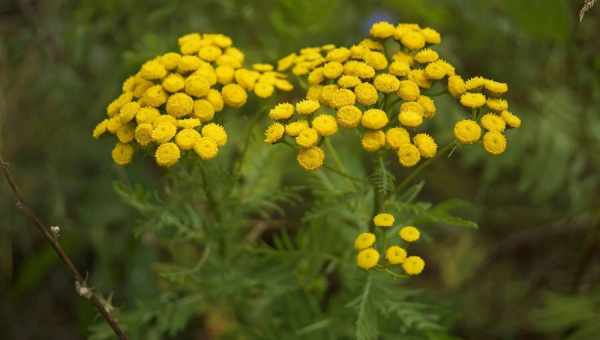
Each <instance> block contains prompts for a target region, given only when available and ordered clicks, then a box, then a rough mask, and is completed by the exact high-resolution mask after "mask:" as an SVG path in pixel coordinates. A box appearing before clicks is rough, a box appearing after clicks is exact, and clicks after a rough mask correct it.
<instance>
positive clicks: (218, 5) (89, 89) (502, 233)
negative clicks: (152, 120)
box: [0, 0, 600, 339]
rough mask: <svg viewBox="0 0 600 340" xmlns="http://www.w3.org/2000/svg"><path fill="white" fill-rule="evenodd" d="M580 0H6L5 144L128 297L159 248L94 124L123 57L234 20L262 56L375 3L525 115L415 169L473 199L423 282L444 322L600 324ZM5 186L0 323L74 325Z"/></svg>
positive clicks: (598, 74)
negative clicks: (515, 124) (503, 145)
mask: <svg viewBox="0 0 600 340" xmlns="http://www.w3.org/2000/svg"><path fill="white" fill-rule="evenodd" d="M582 2H583V1H582V0H580V1H575V0H573V1H567V0H529V1H523V0H489V1H465V0H446V1H433V0H411V1H408V0H406V1H399V0H398V1H391V0H390V1H358V0H357V1H347V0H315V1H312V0H311V1H302V0H279V1H276V0H264V1H241V0H205V1H183V0H173V1H158V0H145V1H142V0H123V1H117V0H104V1H100V0H81V1H61V0H46V1H35V0H21V1H10V0H9V1H7V0H4V1H2V2H1V3H0V86H1V87H0V136H1V138H0V152H1V153H2V155H3V157H4V158H5V159H7V160H8V161H9V162H10V164H11V168H12V171H13V172H14V175H15V177H16V179H17V181H18V182H19V185H20V186H21V189H22V191H23V194H24V196H25V197H26V198H27V199H28V201H29V202H30V203H31V205H32V206H33V207H34V209H35V210H37V211H38V212H39V213H40V214H41V215H42V216H44V218H45V219H46V220H47V221H48V222H49V223H51V224H58V225H60V226H61V227H62V229H63V235H64V236H63V238H62V242H63V244H64V246H65V248H66V249H67V251H68V253H70V254H71V255H72V256H73V258H74V259H75V261H76V263H77V264H78V265H79V266H80V267H81V268H85V270H87V272H88V273H89V275H90V277H91V278H92V283H93V286H94V287H96V288H97V289H99V290H100V291H102V292H109V293H110V292H114V293H115V296H114V301H115V302H116V304H117V305H120V306H132V305H134V304H135V303H136V301H138V300H143V299H144V297H148V296H151V295H152V294H154V288H153V287H151V286H149V285H148V284H147V282H149V281H150V277H151V275H152V273H151V270H150V268H151V264H152V263H153V261H154V260H155V259H156V256H157V254H155V253H154V251H153V250H152V247H148V246H146V245H144V242H141V240H140V239H137V238H135V237H134V235H133V232H132V231H131V229H132V226H133V224H134V223H135V215H134V214H133V212H132V211H131V210H130V209H129V208H127V207H126V205H125V204H123V203H122V202H120V201H119V199H118V197H117V195H116V194H115V192H114V190H113V182H114V181H116V180H119V179H125V180H127V178H131V177H132V176H137V178H136V180H137V181H139V182H144V181H145V182H147V183H150V184H151V183H152V181H153V179H155V178H156V177H157V176H158V175H159V173H158V172H157V170H156V169H155V168H154V165H153V164H152V162H149V161H148V162H136V164H135V165H134V166H132V167H130V168H128V169H127V170H123V169H119V168H117V167H115V166H114V165H113V164H112V162H111V159H110V149H111V145H110V142H108V141H100V142H98V141H94V140H92V138H91V129H92V128H93V126H94V125H95V123H96V122H97V121H99V119H100V117H102V115H103V114H104V107H105V105H106V104H107V103H108V102H109V101H110V99H111V98H113V97H114V96H115V95H116V94H118V93H119V91H120V83H121V81H122V80H123V79H124V78H125V77H126V76H127V75H128V74H130V73H133V72H134V71H135V70H136V69H137V67H139V65H140V64H141V63H142V62H143V61H144V60H145V59H147V58H149V57H151V56H154V55H156V54H159V53H163V52H164V51H166V50H168V49H169V48H172V47H173V46H174V45H175V41H176V37H177V36H179V35H181V34H183V33H187V32H190V31H200V32H213V31H214V32H222V33H225V34H228V35H230V36H231V37H233V39H234V40H235V42H236V45H238V46H239V47H241V48H243V49H244V50H245V51H246V52H247V54H248V57H249V59H250V60H251V61H271V62H273V61H276V60H277V59H278V57H281V56H284V55H287V54H288V53H290V52H292V51H294V50H297V49H299V48H301V47H305V46H310V45H322V44H325V43H335V44H350V43H352V42H354V41H357V40H359V39H360V38H361V37H363V36H364V35H365V34H366V31H367V29H368V27H369V24H370V23H371V22H373V21H377V20H381V19H387V20H389V21H391V22H399V21H403V22H417V23H420V24H422V25H427V26H432V27H434V28H436V29H438V30H439V31H440V32H442V34H443V36H444V41H443V45H442V49H443V51H444V54H445V55H446V58H447V59H448V60H449V61H450V62H452V63H453V64H455V65H456V66H457V69H458V70H459V72H460V73H461V74H463V75H465V76H473V75H478V74H480V73H483V75H484V76H489V77H492V78H494V79H497V80H500V81H504V82H508V83H509V84H510V86H511V88H510V101H511V107H512V108H513V111H514V112H515V113H517V114H520V115H521V116H522V118H523V122H524V124H523V127H522V128H521V130H520V131H518V133H515V134H513V135H512V136H511V137H510V139H509V149H508V152H507V153H506V154H504V155H502V156H501V157H496V158H490V157H489V156H485V155H484V154H483V152H477V151H473V152H464V153H462V154H461V155H460V162H456V161H453V162H452V165H450V164H446V163H444V162H442V163H438V164H437V165H435V166H434V167H432V168H431V169H430V170H429V171H428V172H427V174H426V180H427V186H426V190H425V193H424V195H425V198H426V199H428V200H431V201H434V202H436V201H441V200H443V199H448V198H451V197H460V198H462V199H465V200H467V201H470V202H473V204H474V206H475V207H476V212H475V215H476V218H475V219H476V221H477V222H478V223H479V225H480V230H478V231H474V232H464V231H459V232H456V231H455V232H448V233H447V234H444V235H443V237H440V238H439V239H436V240H435V242H433V243H432V245H431V246H430V247H429V248H428V257H429V258H430V259H431V260H430V261H431V262H432V267H430V268H431V269H430V270H428V274H427V275H426V276H425V277H424V278H423V279H422V282H421V283H422V285H424V286H427V287H429V288H431V289H432V290H433V291H435V292H436V293H437V294H439V295H440V299H443V301H446V302H448V303H451V304H454V306H455V308H456V311H457V312H458V314H457V315H456V316H455V321H454V324H453V326H452V333H453V335H456V336H459V337H461V338H464V339H567V338H570V339H597V338H598V336H600V321H599V320H600V257H599V254H600V225H599V222H600V44H599V43H598V32H600V8H594V9H592V10H591V11H590V12H589V13H588V14H587V16H586V17H585V19H584V20H583V22H582V23H579V20H578V16H577V11H578V9H579V7H580V6H581V3H582ZM442 114H443V112H441V113H440V115H442ZM0 193H1V195H0V216H1V218H0V228H1V229H0V329H2V330H3V331H2V338H3V339H83V338H85V337H86V335H87V334H88V327H89V325H91V324H93V323H94V322H96V321H97V319H96V316H95V315H96V314H95V311H94V310H93V309H92V308H91V307H90V306H89V305H87V304H86V303H85V301H83V300H81V299H80V298H78V297H77V296H76V295H75V294H74V291H73V289H72V288H73V282H72V280H71V279H70V278H69V277H68V276H67V275H66V272H65V270H64V269H63V268H62V267H61V265H60V264H59V263H58V259H57V258H56V256H55V255H54V253H53V252H52V250H51V249H50V248H49V246H48V245H47V244H46V243H45V242H44V240H43V239H42V238H41V237H40V235H39V234H38V233H37V231H36V230H35V229H34V228H33V227H32V226H31V225H30V224H29V223H28V222H27V221H26V220H25V219H24V218H23V217H22V216H21V215H20V214H19V213H17V211H16V210H15V209H14V205H13V200H12V197H11V195H10V194H9V191H8V187H7V186H6V185H4V184H0ZM142 241H143V240H142ZM195 334H199V335H197V336H195V337H193V338H195V339H209V338H210V337H209V336H208V335H206V334H203V333H202V330H198V332H197V333H195Z"/></svg>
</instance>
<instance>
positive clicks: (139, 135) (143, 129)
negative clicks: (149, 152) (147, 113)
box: [135, 123, 154, 146]
mask: <svg viewBox="0 0 600 340" xmlns="http://www.w3.org/2000/svg"><path fill="white" fill-rule="evenodd" d="M153 130H154V127H153V126H152V124H150V123H142V124H139V125H138V126H137V127H136V128H135V140H136V141H137V142H138V144H139V145H141V146H146V145H148V144H150V142H152V131H153Z"/></svg>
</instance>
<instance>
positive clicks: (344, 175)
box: [323, 164, 367, 184]
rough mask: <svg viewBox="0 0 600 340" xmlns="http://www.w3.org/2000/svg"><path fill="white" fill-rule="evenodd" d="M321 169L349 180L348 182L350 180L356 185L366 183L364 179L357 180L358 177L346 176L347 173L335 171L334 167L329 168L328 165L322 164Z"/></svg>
mask: <svg viewBox="0 0 600 340" xmlns="http://www.w3.org/2000/svg"><path fill="white" fill-rule="evenodd" d="M323 169H325V170H328V171H331V172H333V173H334V174H336V175H339V176H342V177H344V178H347V179H349V180H352V181H354V182H357V183H360V184H364V183H367V181H365V180H364V179H362V178H358V177H354V176H352V175H348V174H347V173H345V172H343V171H341V170H339V169H336V168H334V167H332V166H330V165H326V164H323ZM354 182H353V183H354Z"/></svg>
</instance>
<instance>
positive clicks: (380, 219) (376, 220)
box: [373, 213, 394, 228]
mask: <svg viewBox="0 0 600 340" xmlns="http://www.w3.org/2000/svg"><path fill="white" fill-rule="evenodd" d="M373 224H375V226H376V227H382V228H389V227H391V226H392V225H394V215H392V214H388V213H379V214H377V215H375V217H373Z"/></svg>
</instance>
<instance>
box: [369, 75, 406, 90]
mask: <svg viewBox="0 0 600 340" xmlns="http://www.w3.org/2000/svg"><path fill="white" fill-rule="evenodd" d="M373 85H375V88H376V89H377V90H379V91H380V92H383V93H392V92H396V91H398V89H399V88H400V80H398V78H396V76H394V75H393V74H389V73H381V74H379V75H377V77H375V80H374V81H373Z"/></svg>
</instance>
